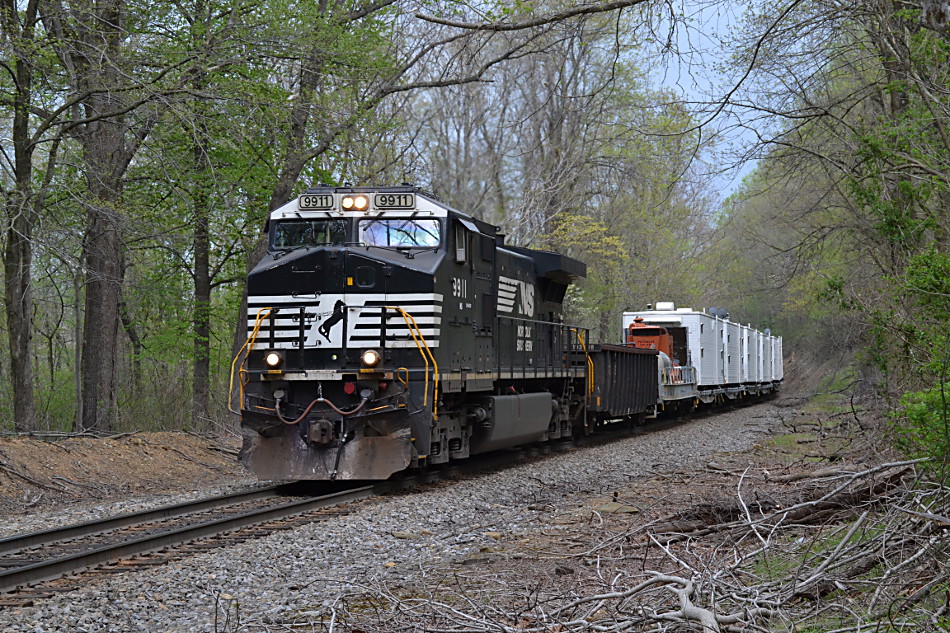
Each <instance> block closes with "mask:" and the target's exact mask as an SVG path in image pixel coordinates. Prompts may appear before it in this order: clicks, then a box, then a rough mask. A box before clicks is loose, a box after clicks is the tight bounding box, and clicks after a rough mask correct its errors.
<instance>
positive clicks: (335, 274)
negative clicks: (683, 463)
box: [235, 186, 758, 479]
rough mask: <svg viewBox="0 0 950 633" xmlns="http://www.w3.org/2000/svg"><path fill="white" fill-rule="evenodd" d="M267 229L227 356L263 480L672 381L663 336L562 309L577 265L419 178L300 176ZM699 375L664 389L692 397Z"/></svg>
mask: <svg viewBox="0 0 950 633" xmlns="http://www.w3.org/2000/svg"><path fill="white" fill-rule="evenodd" d="M268 238H269V249H268V255H267V256H266V257H265V258H264V260H263V261H262V262H261V263H260V264H258V265H257V266H256V267H255V268H254V270H253V271H252V272H251V274H250V275H249V276H248V279H247V294H248V322H247V326H248V339H247V344H246V345H245V349H244V350H242V353H241V354H239V355H238V358H236V359H235V363H236V364H237V363H238V361H240V367H239V368H238V370H237V372H236V376H237V377H238V387H239V389H240V401H241V419H242V422H241V424H242V430H243V433H244V446H243V449H242V451H241V457H242V460H243V462H244V464H245V465H246V466H247V467H248V468H249V469H250V470H251V471H252V472H254V473H256V474H257V475H258V476H259V477H261V478H263V479H384V478H387V477H389V476H390V475H391V474H393V473H395V472H398V471H401V470H404V469H406V468H411V467H421V466H425V465H427V464H439V463H445V462H447V461H449V460H452V459H464V458H467V457H468V456H469V455H473V454H476V453H483V452H487V451H493V450H497V449H502V448H507V447H512V446H517V445H521V444H527V443H532V442H539V441H546V440H551V439H556V438H560V437H566V436H572V435H577V434H583V433H587V432H590V431H591V430H592V429H593V428H594V427H596V426H598V425H600V424H602V423H604V422H606V421H609V420H614V419H630V418H631V417H634V418H636V417H645V416H648V415H655V414H656V412H657V410H658V409H660V408H662V407H663V406H664V400H663V397H669V396H662V395H661V393H660V391H661V389H662V388H663V386H664V383H665V382H668V381H669V380H670V377H671V376H673V377H675V378H676V379H677V380H681V374H680V373H675V374H674V373H671V372H668V371H667V372H664V370H663V365H662V363H658V361H660V360H662V358H663V357H662V354H660V353H659V352H658V351H657V350H656V349H652V348H648V347H649V346H644V345H633V344H631V345H629V346H626V347H624V346H615V345H591V344H590V343H589V342H588V340H587V331H586V330H584V329H583V328H579V327H575V326H571V325H568V324H565V323H563V321H562V315H561V308H562V302H563V299H564V294H565V292H566V291H567V288H568V286H569V285H570V284H571V283H572V282H573V281H574V280H576V279H578V278H580V277H583V276H584V274H585V273H586V267H585V265H584V264H583V263H581V262H579V261H576V260H574V259H571V258H570V257H566V256H563V255H558V254H555V253H550V252H545V251H538V250H531V249H527V248H520V247H515V246H510V245H507V244H505V242H504V238H503V236H502V235H500V234H499V233H498V228H497V227H495V226H492V225H490V224H487V223H485V222H482V221H480V220H477V219H475V218H472V217H470V216H468V215H465V214H464V213H461V212H459V211H457V210H455V209H452V208H450V207H448V206H446V205H445V204H442V203H441V202H439V201H438V200H437V199H436V198H435V197H434V196H432V195H431V194H427V193H425V192H423V191H422V190H420V189H418V188H415V187H410V186H402V187H329V186H323V187H318V188H314V189H309V190H307V191H306V192H305V193H304V194H303V195H301V196H299V197H298V198H297V199H296V200H293V201H291V202H290V203H288V204H286V205H284V206H283V207H281V208H279V209H277V210H276V211H274V212H273V213H272V214H271V216H270V219H269V226H268ZM689 375H692V374H689ZM681 382H682V380H681ZM693 382H694V383H695V381H693ZM685 387H689V389H686V388H685ZM696 387H697V385H696V384H690V385H685V384H683V385H681V384H679V383H677V385H676V392H675V394H674V396H673V397H675V398H678V399H679V400H684V399H685V401H687V402H688V403H690V404H693V403H698V402H699V400H698V397H697V396H698V395H702V394H700V393H699V391H697V389H696ZM668 391H669V389H666V390H665V392H668ZM703 393H705V392H703ZM743 393H744V391H743ZM756 393H758V391H756ZM716 397H718V396H716Z"/></svg>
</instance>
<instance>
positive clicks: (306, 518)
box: [0, 437, 604, 609]
mask: <svg viewBox="0 0 950 633" xmlns="http://www.w3.org/2000/svg"><path fill="white" fill-rule="evenodd" d="M585 440H587V441H581V442H579V443H577V442H570V441H567V442H563V443H560V444H553V445H545V446H534V447H525V448H522V449H519V450H516V451H508V452H504V453H501V454H492V455H488V456H485V457H481V458H479V459H473V460H471V461H468V462H463V463H462V464H460V465H452V466H450V467H447V468H442V469H439V470H435V471H431V472H425V473H419V474H412V475H406V476H402V477H398V478H396V479H392V480H389V481H384V482H376V483H373V484H371V485H360V486H351V487H344V488H343V489H342V490H337V491H335V492H330V493H327V494H317V495H314V494H305V493H304V492H303V491H304V490H305V489H306V483H301V484H284V485H275V486H269V487H265V488H258V489H255V490H252V491H247V492H241V493H234V494H230V495H221V496H218V497H212V498H207V499H201V500H198V501H192V502H186V503H182V504H177V505H173V506H166V507H162V508H157V509H153V510H145V511H142V512H136V513H131V514H125V515H120V516H116V517H108V518H105V519H99V520H95V521H88V522H85V523H80V524H76V525H70V526H66V527H62V528H56V529H51V530H44V531H41V532H33V533H29V534H23V535H17V536H12V537H8V538H3V539H0V609H2V608H4V607H11V606H29V605H31V604H33V603H34V602H35V601H36V600H40V599H43V598H46V597H49V596H52V595H54V594H56V593H61V592H64V591H71V590H74V589H78V588H79V587H81V586H83V585H84V584H86V583H87V582H88V580H89V579H90V577H95V576H102V575H108V574H115V573H123V572H127V571H130V570H134V569H140V568H143V567H148V566H154V565H162V564H165V563H167V562H170V561H173V560H177V559H181V558H183V557H186V556H189V555H191V554H194V553H197V552H201V551H207V550H211V549H216V548H219V547H224V546H227V545H231V544H234V543H240V542H243V541H246V540H249V539H252V538H258V537H261V536H266V535H267V534H270V533H271V532H274V531H278V530H287V529H292V528H294V527H297V526H300V525H303V524H306V523H311V522H315V521H323V520H327V519H329V518H332V517H335V516H340V515H343V514H346V513H347V512H348V510H347V509H346V507H345V504H348V503H352V502H355V501H359V500H362V499H366V498H369V497H373V496H379V495H383V494H386V493H390V492H394V491H397V490H401V489H405V488H411V487H415V486H422V485H426V484H430V483H435V482H438V481H442V480H445V479H450V478H453V477H458V476H464V475H471V474H475V473H478V472H482V471H486V470H492V469H496V468H499V467H503V466H506V465H512V464H514V463H517V462H519V461H522V460H524V459H526V458H527V459H530V458H533V457H538V456H541V455H546V454H548V453H551V452H555V451H561V450H565V449H570V448H571V447H572V446H578V444H580V445H590V444H592V443H593V444H596V443H600V442H601V441H604V438H603V437H599V438H585ZM337 485H338V486H339V485H341V484H337ZM294 494H295V495H298V496H297V497H296V498H293V497H290V496H289V495H294ZM302 494H303V496H300V495H302ZM341 506H343V507H341Z"/></svg>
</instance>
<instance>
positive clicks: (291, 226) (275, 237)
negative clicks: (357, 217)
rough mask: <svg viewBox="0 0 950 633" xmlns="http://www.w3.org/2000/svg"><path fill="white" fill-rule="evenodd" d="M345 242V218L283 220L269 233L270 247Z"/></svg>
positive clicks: (280, 248)
mask: <svg viewBox="0 0 950 633" xmlns="http://www.w3.org/2000/svg"><path fill="white" fill-rule="evenodd" d="M344 242H346V220H285V221H282V222H277V224H276V226H275V227H274V231H273V232H272V234H271V249H272V250H283V249H294V248H311V247H314V246H326V245H328V244H343V243H344Z"/></svg>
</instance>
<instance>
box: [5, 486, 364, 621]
mask: <svg viewBox="0 0 950 633" xmlns="http://www.w3.org/2000/svg"><path fill="white" fill-rule="evenodd" d="M375 488H376V486H359V487H350V488H347V489H344V490H340V491H337V492H333V493H329V494H323V495H317V496H314V495H309V496H305V497H303V498H300V497H297V498H290V497H288V496H287V495H288V494H292V493H294V488H293V487H292V486H288V485H283V486H281V485H278V486H270V487H267V488H259V489H256V490H253V491H248V492H242V493H235V494H232V495H222V496H218V497H213V498H208V499H201V500H199V501H193V502H186V503H182V504H177V505H173V506H166V507H163V508H158V509H154V510H146V511H143V512H136V513H131V514H126V515H121V516H117V517H109V518H105V519H99V520H95V521H88V522H85V523H81V524H77V525H70V526H66V527H63V528H57V529H52V530H44V531H42V532H33V533H30V534H23V535H17V536H13V537H9V538H4V539H0V608H3V607H8V606H25V605H29V604H32V602H33V601H34V600H36V599H39V598H44V597H48V596H50V595H53V594H54V593H58V592H62V591H68V590H71V589H75V588H78V587H80V586H81V585H83V584H84V581H85V579H86V578H87V577H88V576H89V575H100V574H110V573H118V572H122V571H128V570H130V569H134V568H139V567H143V566H149V565H159V564H163V563H165V562H168V561H170V560H173V559H176V558H180V557H182V556H185V555H188V554H191V553H194V552H197V551H203V550H207V549H213V548H216V547H222V546H224V545H228V544H231V543H237V542H241V541H244V540H247V539H249V538H255V537H258V536H263V535H266V534H268V533H270V532H271V531H276V530H279V529H289V528H292V527H295V526H296V525H299V524H301V523H304V522H308V521H314V520H320V519H321V518H328V517H330V516H335V515H339V514H341V513H342V512H341V510H339V509H338V508H335V506H339V505H341V504H345V503H349V502H352V501H357V500H359V499H362V498H365V497H368V496H371V495H374V494H379V491H378V490H376V489H375ZM298 494H299V492H298ZM294 519H295V520H294ZM252 528H255V529H252Z"/></svg>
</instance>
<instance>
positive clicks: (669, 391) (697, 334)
mask: <svg viewBox="0 0 950 633" xmlns="http://www.w3.org/2000/svg"><path fill="white" fill-rule="evenodd" d="M623 328H624V329H623V335H624V343H625V344H626V345H630V346H633V347H637V348H642V349H654V350H656V351H657V353H658V359H659V363H658V375H657V382H658V385H659V401H658V407H659V408H669V407H672V408H674V409H675V410H677V411H684V410H687V411H688V410H692V409H694V408H696V407H697V406H699V405H700V404H701V403H703V404H714V403H717V402H724V401H730V400H737V399H742V398H747V397H750V396H766V395H769V394H771V393H774V391H775V390H776V389H778V388H779V385H780V384H781V383H782V380H783V378H784V370H783V365H782V338H781V337H778V336H772V335H771V332H770V331H769V330H765V331H764V332H759V331H758V330H756V329H754V328H752V327H751V326H750V325H741V324H739V323H734V322H732V321H730V320H729V315H728V313H727V312H726V311H725V310H724V309H722V308H710V309H709V311H708V312H706V311H705V310H704V311H696V310H693V309H692V308H677V307H676V305H675V304H674V303H672V302H660V303H657V304H656V308H655V309H653V308H652V307H649V308H648V309H647V310H644V311H641V312H625V313H624V314H623Z"/></svg>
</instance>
